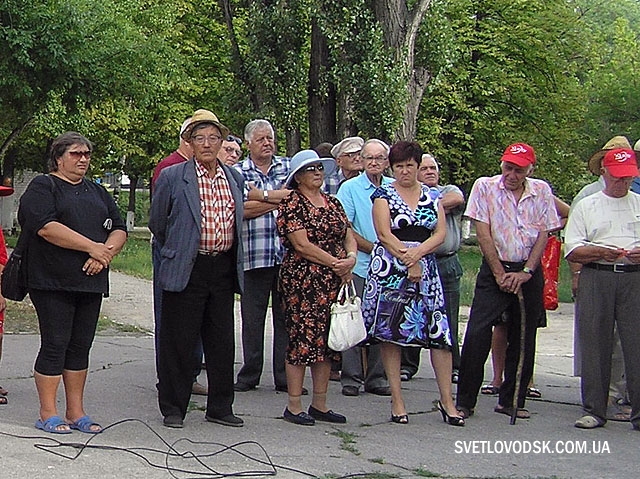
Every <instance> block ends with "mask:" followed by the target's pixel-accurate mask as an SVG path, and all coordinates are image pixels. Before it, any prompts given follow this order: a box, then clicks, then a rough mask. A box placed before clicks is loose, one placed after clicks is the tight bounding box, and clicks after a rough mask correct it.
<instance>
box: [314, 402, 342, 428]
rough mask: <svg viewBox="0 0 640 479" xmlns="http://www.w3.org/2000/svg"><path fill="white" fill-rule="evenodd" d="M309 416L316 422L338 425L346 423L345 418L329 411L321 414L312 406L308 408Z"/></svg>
mask: <svg viewBox="0 0 640 479" xmlns="http://www.w3.org/2000/svg"><path fill="white" fill-rule="evenodd" d="M309 416H311V417H312V418H314V419H315V420H316V421H325V422H335V423H338V424H344V423H345V422H347V418H346V417H344V416H343V415H342V414H338V413H335V412H333V411H332V410H331V409H329V410H328V411H327V412H322V411H320V410H318V409H316V408H314V407H313V406H309Z"/></svg>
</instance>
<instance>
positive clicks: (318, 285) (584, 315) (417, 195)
mask: <svg viewBox="0 0 640 479" xmlns="http://www.w3.org/2000/svg"><path fill="white" fill-rule="evenodd" d="M179 139H180V145H179V148H178V149H177V150H176V151H175V152H174V153H172V154H171V155H169V156H168V157H167V158H165V159H164V160H163V161H162V162H160V163H159V164H158V166H157V167H156V169H155V172H154V175H153V181H152V192H153V193H152V205H151V212H150V220H149V228H150V230H151V232H152V233H153V240H152V256H153V271H154V288H153V292H154V316H155V322H156V330H155V332H156V369H157V380H158V382H157V390H158V403H159V408H160V412H161V414H162V417H163V424H164V425H165V426H167V427H173V428H180V427H183V423H184V419H185V416H186V414H187V411H188V406H189V398H190V396H191V394H202V395H206V396H207V403H206V411H205V419H206V420H207V421H210V422H215V423H218V424H222V425H225V426H232V427H241V426H243V424H244V421H243V420H242V419H241V418H240V417H238V416H237V415H236V414H235V413H234V409H233V402H234V395H235V394H236V393H249V394H250V393H251V391H253V390H255V389H256V388H257V387H258V386H259V385H260V384H261V376H262V372H263V366H264V348H265V344H264V343H265V340H264V338H265V321H266V318H267V311H268V308H269V306H270V307H271V313H272V314H271V317H272V321H273V344H272V354H271V357H272V361H273V364H272V371H273V387H274V389H275V390H276V391H279V392H284V393H286V394H287V402H286V404H285V405H284V413H283V419H284V420H285V421H288V422H290V423H293V424H297V425H305V426H312V425H314V424H315V422H316V421H325V422H330V423H345V422H347V420H348V419H347V417H345V416H344V415H343V414H340V413H339V412H334V410H333V409H330V408H329V406H328V404H329V403H335V398H333V399H331V398H327V393H328V389H329V388H328V386H329V381H330V379H332V376H334V379H339V380H340V381H341V386H342V390H341V392H342V395H344V396H351V397H355V396H359V395H360V393H361V388H363V389H364V391H365V392H367V393H370V394H377V395H381V396H390V398H391V407H390V411H389V417H390V421H392V422H393V423H396V424H407V423H408V422H409V415H408V413H407V408H406V406H405V403H404V399H403V396H402V387H401V383H402V381H409V380H411V378H412V377H413V376H414V375H415V374H416V372H417V370H418V368H419V366H420V357H421V351H422V349H429V352H430V359H431V364H432V367H433V370H434V373H435V377H436V382H437V385H438V389H439V399H438V401H437V406H436V407H437V409H438V410H439V411H440V413H441V415H442V419H443V421H444V422H445V423H446V424H448V425H451V426H465V424H466V423H467V422H468V421H469V419H470V418H471V417H472V416H473V414H474V412H475V407H476V404H477V397H478V394H480V393H483V394H486V393H489V394H496V395H497V396H498V398H497V403H496V405H495V408H494V411H495V412H496V413H499V414H506V415H508V416H510V417H512V418H516V417H517V418H520V419H528V418H529V417H530V412H529V410H528V409H527V408H526V399H527V397H536V394H537V395H539V394H541V392H540V391H539V390H538V389H536V388H534V387H533V383H532V382H531V381H532V377H533V369H534V362H535V344H536V332H537V329H538V328H539V327H543V326H544V325H546V313H545V309H544V304H543V285H544V273H543V268H542V267H541V258H542V256H543V253H544V251H545V246H546V244H547V239H548V237H549V235H550V234H551V233H552V232H554V231H557V230H559V229H561V228H562V227H563V226H564V223H565V221H566V220H567V216H568V223H567V226H566V247H565V255H566V257H567V260H568V261H569V262H570V265H571V270H572V273H573V279H574V284H573V286H574V294H575V298H576V350H577V354H576V363H577V368H576V369H577V370H578V372H579V374H580V375H581V381H582V382H581V385H582V403H583V409H584V415H583V416H582V417H580V418H579V419H578V420H577V421H576V422H575V426H576V427H579V428H584V429H592V428H596V427H601V426H603V425H604V424H605V423H606V422H607V420H621V421H630V423H631V425H632V427H633V428H634V429H636V430H639V429H640V390H639V388H640V373H639V372H638V370H637V368H638V364H640V361H639V358H637V357H636V355H637V354H639V351H640V336H639V335H638V319H637V315H636V314H635V312H636V311H637V310H638V309H639V308H640V299H639V298H640V296H639V295H635V294H633V291H634V288H635V283H636V282H638V283H639V286H640V222H638V218H640V196H638V195H637V194H635V192H633V191H632V190H633V189H634V187H635V181H636V178H637V177H638V176H639V174H638V168H637V163H636V152H635V151H634V149H633V148H632V147H631V145H630V144H629V142H628V140H627V139H626V138H624V137H614V138H613V139H612V140H611V141H609V142H607V144H605V145H604V147H603V148H602V149H600V150H598V151H597V152H596V154H594V156H593V157H592V158H591V159H590V162H589V168H590V170H591V171H592V172H593V173H594V174H597V175H599V180H598V181H597V182H595V183H594V184H593V185H590V186H589V187H586V188H585V189H587V190H588V191H585V192H581V194H580V195H579V197H577V198H576V199H575V201H574V202H573V205H572V207H571V208H572V210H571V213H570V214H569V213H568V212H567V210H568V205H566V204H565V203H563V202H562V201H560V200H559V199H558V198H556V197H554V195H553V193H552V190H551V187H550V186H549V185H548V184H547V183H546V182H545V181H543V180H541V179H535V178H533V173H534V169H535V165H536V161H537V158H536V154H535V152H534V149H533V147H531V146H530V145H528V144H525V143H514V144H511V145H509V146H508V147H507V148H506V149H505V150H504V153H503V154H502V156H501V157H500V160H499V162H497V164H499V166H500V169H501V171H500V173H499V174H497V175H495V176H492V177H482V178H479V179H477V180H476V181H475V183H474V185H473V188H472V189H471V191H470V194H469V196H468V198H467V199H466V201H465V195H464V193H463V192H462V191H461V190H460V188H458V187H457V186H455V185H442V184H440V182H439V180H440V169H439V164H438V161H437V159H436V158H435V157H433V156H432V155H430V154H428V153H426V152H424V151H423V150H422V148H421V147H420V145H419V144H417V143H415V142H411V141H398V142H396V143H394V144H393V145H388V144H387V143H385V142H384V141H382V140H380V139H376V138H372V139H368V140H366V141H365V140H364V139H363V138H360V137H348V138H344V139H343V140H342V141H340V142H339V143H337V144H336V145H331V144H329V143H322V144H320V145H318V147H317V148H316V149H315V150H302V151H299V152H298V153H296V154H295V155H293V156H292V157H291V158H287V157H281V156H277V155H276V135H275V131H274V129H273V126H272V125H271V124H270V123H269V122H268V121H267V120H263V119H258V120H253V121H251V122H249V123H248V124H247V126H246V127H245V130H244V138H243V139H241V138H239V137H237V136H234V135H233V134H231V132H230V131H229V129H228V128H227V127H226V126H225V125H224V124H223V123H222V122H221V121H220V120H219V119H218V118H217V116H216V115H215V114H214V113H212V112H211V111H208V110H197V111H195V112H194V114H193V115H192V116H191V117H190V118H188V119H187V120H185V122H184V123H183V124H182V126H181V129H180V135H179ZM243 147H246V151H247V153H246V155H245V156H244V158H243ZM92 149H93V147H92V144H91V142H89V140H87V139H86V138H84V137H83V136H81V135H79V134H77V133H74V132H68V133H65V134H64V135H61V136H60V137H59V138H58V139H56V141H54V143H53V145H52V148H51V160H50V174H49V175H42V176H39V177H37V178H36V179H35V180H33V181H32V183H31V184H30V185H29V187H28V188H27V191H26V193H25V194H24V196H23V197H22V198H21V201H20V209H19V213H18V219H19V221H20V224H21V226H22V234H23V235H25V236H26V237H27V238H28V249H27V258H28V261H27V262H26V264H27V267H28V275H27V277H28V280H27V281H28V283H27V286H28V290H29V293H30V296H31V299H32V301H33V303H34V305H35V307H36V311H37V314H38V320H39V324H40V331H41V337H42V342H41V348H40V351H39V353H38V358H37V360H36V365H35V368H34V369H35V382H36V388H37V390H38V395H39V398H40V411H39V417H38V420H37V421H36V427H37V428H39V429H42V430H44V431H47V432H50V433H56V434H67V433H70V432H71V430H72V429H78V430H80V431H83V432H86V433H91V434H96V433H99V432H100V431H101V430H102V428H101V426H100V425H99V424H98V423H96V422H94V420H93V419H92V418H91V416H89V415H88V414H87V413H86V412H85V409H84V404H83V390H84V383H85V381H86V375H87V365H88V358H89V350H90V348H91V343H92V341H93V336H94V334H95V328H96V322H97V317H98V313H99V310H100V304H101V297H102V296H103V295H105V294H107V293H108V276H107V275H108V266H109V263H110V262H111V260H112V259H113V257H114V256H115V255H116V254H117V253H118V252H119V251H120V250H121V248H122V247H123V245H124V243H125V241H126V232H125V226H124V223H123V221H122V219H121V218H120V215H119V214H118V212H117V208H116V207H115V204H114V202H113V199H112V198H111V197H110V196H109V195H108V194H107V193H106V191H105V190H104V189H103V188H101V187H99V186H97V185H95V184H93V183H92V182H89V181H87V180H86V179H85V178H84V176H85V174H86V172H87V168H88V165H89V161H90V157H91V152H92ZM635 149H636V150H637V149H640V141H638V143H636V145H635ZM639 183H640V182H639ZM465 203H466V206H465ZM88 205H90V207H87V206H88ZM80 210H82V212H83V214H80ZM463 215H464V216H466V217H468V218H469V219H470V220H471V221H472V222H473V224H474V226H475V231H476V235H477V241H478V244H479V247H480V250H481V253H482V263H481V265H480V269H479V272H478V274H477V278H476V285H475V291H474V297H473V302H472V305H471V311H470V316H469V320H468V323H467V326H466V332H465V335H464V341H462V343H461V344H459V341H458V310H459V306H460V304H459V303H460V278H461V276H462V266H461V264H460V261H459V258H458V251H459V249H460V246H461V219H462V216H463ZM0 239H1V238H0ZM0 253H1V252H0ZM0 263H3V264H4V263H6V254H5V255H3V254H0ZM351 282H353V284H354V285H355V290H356V292H357V294H358V296H360V297H361V299H362V315H363V321H364V324H365V328H366V330H367V338H366V340H365V341H363V342H362V343H361V344H359V345H358V346H355V347H354V348H351V349H349V350H347V351H344V352H342V353H338V352H336V351H333V350H332V349H331V348H330V347H329V345H328V333H329V329H330V327H331V305H332V304H333V303H335V302H336V300H337V297H338V291H339V289H340V287H341V286H342V285H344V284H348V283H351ZM237 293H239V294H241V323H242V333H241V341H242V354H243V364H242V367H241V368H240V370H239V371H238V373H237V375H236V374H235V371H234V357H235V348H236V345H235V331H234V323H235V320H234V296H235V294H237ZM398 298H399V299H398ZM4 304H5V302H4V298H1V297H0V311H2V310H3V309H4ZM521 335H523V336H522V337H521ZM1 339H2V320H1V316H0V341H1ZM1 344H2V343H1V342H0V354H1ZM492 348H493V349H494V352H493V353H494V368H497V369H496V371H495V377H494V380H493V381H492V383H491V384H489V385H484V386H483V382H484V368H485V362H486V360H487V358H488V355H489V352H490V351H491V350H492ZM585 351H588V352H589V354H585ZM580 352H582V353H581V354H580ZM612 357H613V358H614V359H615V360H614V361H612ZM496 358H498V360H497V362H496ZM618 358H619V359H618ZM307 366H308V367H309V369H310V371H311V394H310V401H309V405H308V408H306V409H305V407H303V404H302V396H304V395H309V391H308V390H307V389H306V388H305V387H304V380H305V375H306V368H307ZM202 368H204V369H205V371H206V378H207V384H206V385H203V384H200V383H199V382H198V376H199V374H200V371H201V369H202ZM336 374H338V375H339V377H338V378H335V375H336ZM61 380H62V382H63V384H64V387H65V392H66V411H65V414H64V418H62V417H61V416H60V415H59V413H58V411H57V408H56V402H55V397H56V393H57V390H58V387H59V383H60V381H61ZM454 385H457V388H456V391H455V394H454ZM6 394H7V391H5V390H4V389H2V388H0V404H2V403H3V402H4V403H6V402H7V400H6ZM537 397H539V396H537Z"/></svg>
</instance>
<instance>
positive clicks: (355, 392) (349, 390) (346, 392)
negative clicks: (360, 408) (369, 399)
mask: <svg viewBox="0 0 640 479" xmlns="http://www.w3.org/2000/svg"><path fill="white" fill-rule="evenodd" d="M342 395H343V396H359V395H360V390H359V389H358V388H357V387H356V386H342Z"/></svg>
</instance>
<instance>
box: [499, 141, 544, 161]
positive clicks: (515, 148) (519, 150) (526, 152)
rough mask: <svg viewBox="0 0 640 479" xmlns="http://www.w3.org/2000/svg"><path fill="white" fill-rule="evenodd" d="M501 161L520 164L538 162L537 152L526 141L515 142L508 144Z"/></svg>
mask: <svg viewBox="0 0 640 479" xmlns="http://www.w3.org/2000/svg"><path fill="white" fill-rule="evenodd" d="M500 161H508V162H509V163H513V164H516V165H518V166H529V165H535V164H536V154H535V152H534V151H533V147H531V146H529V145H527V144H526V143H514V144H513V145H509V146H507V149H506V150H504V153H503V154H502V158H501V159H500Z"/></svg>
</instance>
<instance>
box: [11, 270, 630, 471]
mask: <svg viewBox="0 0 640 479" xmlns="http://www.w3.org/2000/svg"><path fill="white" fill-rule="evenodd" d="M121 276H122V277H121ZM145 291H148V294H145V293H144V292H145ZM140 292H142V293H140ZM123 311H124V312H123ZM103 313H104V314H106V315H108V316H110V317H111V318H112V319H115V320H118V321H121V322H124V323H133V324H135V325H137V326H138V327H141V328H145V329H147V330H148V331H151V330H152V324H153V320H152V315H151V284H150V282H148V281H146V282H145V281H142V280H136V279H133V278H129V277H126V276H125V275H118V274H117V273H116V274H113V275H112V295H111V297H110V298H109V299H107V300H106V301H105V303H104V307H103ZM463 314H465V311H463ZM239 317H240V316H239V314H238V316H237V318H238V321H237V325H236V326H237V327H236V338H237V345H238V346H237V348H236V351H237V352H236V370H238V369H239V368H240V366H241V363H242V352H241V347H240V323H239ZM548 322H549V325H548V327H547V328H545V329H541V330H539V334H538V353H537V360H536V374H535V380H536V386H537V387H539V388H540V390H541V391H542V394H543V397H542V399H538V400H531V401H529V402H528V403H527V406H528V408H529V410H530V411H531V413H532V418H531V419H529V420H518V421H517V422H516V424H515V425H510V424H509V418H508V417H507V416H504V415H500V414H496V413H494V412H493V407H494V405H495V403H496V399H495V397H490V396H480V397H479V400H478V405H477V407H476V414H475V415H474V416H473V417H472V418H470V419H468V420H467V424H466V426H465V427H453V426H449V425H447V424H444V423H443V422H442V419H441V417H440V414H439V413H438V411H436V410H435V408H434V401H435V400H437V398H438V392H437V391H438V390H437V385H436V382H435V379H434V375H433V372H432V369H431V367H430V364H429V360H428V357H429V356H428V354H429V353H428V352H427V351H423V355H422V358H423V363H422V367H421V369H420V371H419V373H418V375H417V376H416V377H414V378H413V379H412V380H411V381H409V382H405V383H403V394H404V398H405V402H406V405H407V408H408V412H409V424H408V425H399V424H393V423H391V422H390V421H389V416H390V410H391V409H390V403H389V398H387V397H380V396H375V395H372V394H367V393H363V394H361V395H360V396H359V397H344V396H342V395H341V394H340V390H341V388H340V384H339V383H337V382H331V383H330V385H329V394H328V403H329V405H330V407H331V408H332V409H334V410H335V411H337V412H340V413H342V414H345V415H346V416H347V418H348V422H347V424H344V425H335V426H334V425H331V424H327V423H316V425H315V426H313V427H304V426H296V425H293V424H290V423H287V422H285V421H284V420H282V417H281V416H282V411H283V410H284V407H285V405H286V401H287V396H286V394H282V393H277V392H275V391H274V387H273V382H272V373H271V367H270V364H269V363H270V360H269V359H267V361H266V364H265V371H264V374H263V376H262V382H261V384H260V387H259V388H258V389H256V390H254V391H250V392H246V393H236V398H235V403H234V409H235V412H236V414H237V415H239V416H241V417H242V418H243V419H244V421H245V426H244V427H243V428H230V427H225V426H221V425H218V424H212V423H208V422H205V421H204V412H203V411H204V402H205V398H204V397H202V396H194V397H193V398H192V410H191V412H190V413H189V414H188V415H187V418H186V420H185V427H184V429H178V430H175V429H168V428H165V427H163V426H162V425H161V419H162V418H161V416H160V413H159V411H158V406H157V398H156V389H155V383H156V377H155V366H154V345H153V344H154V340H153V337H152V334H151V333H147V334H138V335H132V336H127V335H119V336H98V337H97V338H96V340H95V343H94V346H93V349H92V355H91V363H90V374H89V378H88V382H87V387H86V394H85V405H86V409H87V412H88V413H90V414H91V415H92V416H93V418H94V419H95V420H97V421H98V422H100V423H101V424H102V425H103V426H108V427H107V428H106V430H105V431H104V432H103V433H102V434H99V435H96V436H91V435H87V434H82V433H80V432H77V431H74V432H73V433H72V434H70V435H50V434H44V433H42V432H41V431H39V430H37V429H35V428H34V426H33V425H34V421H35V420H36V418H37V415H38V401H37V395H36V392H35V387H34V382H33V371H32V367H33V362H34V358H35V356H36V354H37V350H38V347H39V339H38V337H37V336H36V335H7V336H6V337H5V341H4V353H3V360H2V367H1V368H0V381H1V382H0V384H2V385H3V386H4V387H5V388H7V389H8V390H9V391H10V393H9V396H8V399H9V404H8V405H6V406H0V474H1V475H2V476H3V477H11V478H31V477H35V476H36V475H38V476H40V475H42V474H46V476H45V477H47V478H66V479H72V478H84V477H100V478H111V477H113V478H116V477H117V478H124V477H127V478H128V477H132V478H137V477H140V478H145V479H155V478H170V477H179V478H186V477H190V478H191V477H193V478H195V477H199V478H203V477H216V478H218V477H226V476H242V477H267V476H270V475H275V476H277V477H282V478H302V477H321V478H337V477H345V476H350V477H354V475H358V476H359V477H370V478H387V477H388V478H391V477H402V478H404V477H448V478H467V477H473V478H480V477H491V478H499V477H509V478H534V477H535V478H632V477H633V478H635V477H638V473H637V471H636V470H635V467H634V466H633V465H634V464H636V465H637V464H638V459H637V458H638V445H639V443H640V434H638V432H634V431H632V430H631V427H630V425H629V423H614V422H609V423H608V424H607V425H606V426H605V427H603V428H599V429H596V430H589V431H586V430H579V429H576V428H575V427H573V423H574V421H575V419H576V418H578V417H579V416H580V415H581V409H580V405H579V398H580V389H579V387H580V385H579V379H578V378H576V377H573V376H572V370H573V365H572V362H573V307H572V305H571V304H561V305H560V307H559V309H558V310H557V311H555V312H551V313H550V314H549V321H548ZM463 326H464V325H463ZM270 338H271V331H270V328H269V329H268V332H267V344H269V345H270V344H271V343H270ZM265 349H266V355H267V357H269V356H270V349H271V348H270V346H269V347H267V348H265ZM489 363H490V362H489V361H488V362H487V365H486V376H485V378H487V380H489V379H490V364H489ZM201 381H202V382H204V381H206V379H205V378H204V375H202V377H201ZM305 382H306V386H307V387H309V388H311V380H310V377H307V379H306V381H305ZM63 400H64V396H63V393H62V392H60V395H59V401H60V407H61V411H62V412H63V411H64V402H63ZM303 403H304V404H307V405H308V404H309V397H308V396H307V397H303Z"/></svg>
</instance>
